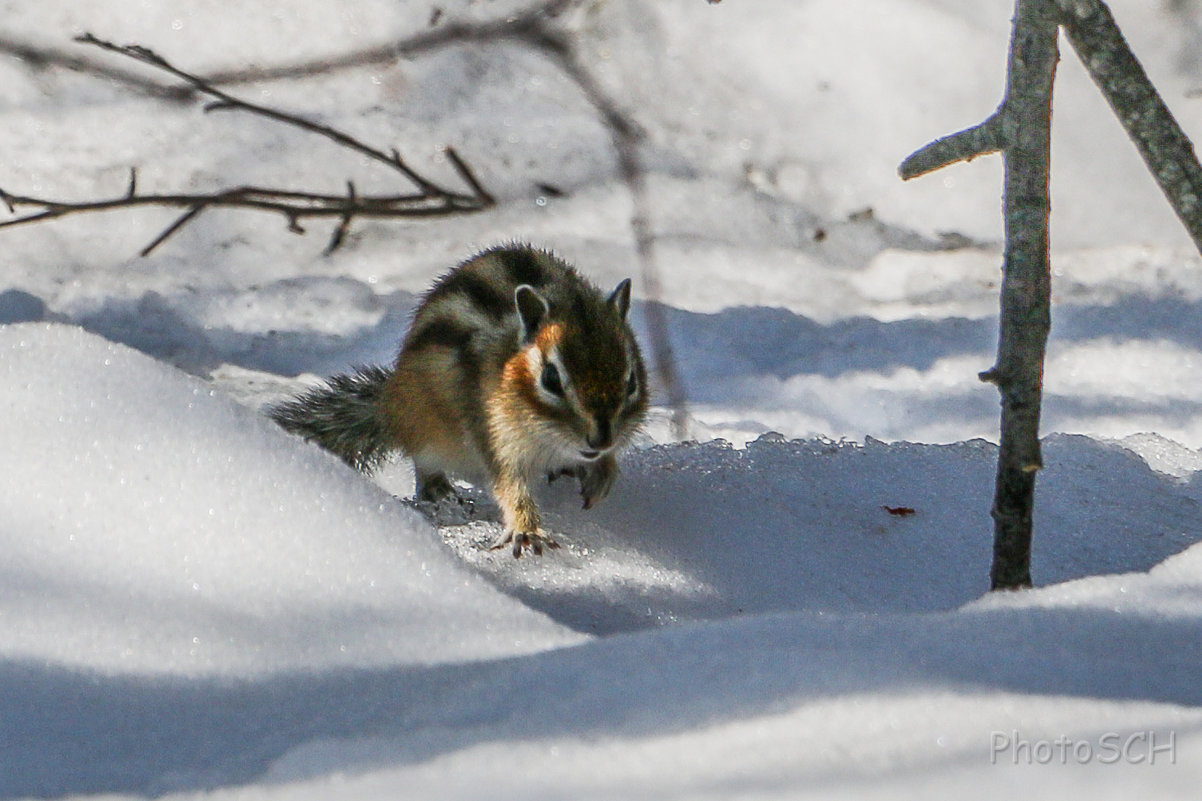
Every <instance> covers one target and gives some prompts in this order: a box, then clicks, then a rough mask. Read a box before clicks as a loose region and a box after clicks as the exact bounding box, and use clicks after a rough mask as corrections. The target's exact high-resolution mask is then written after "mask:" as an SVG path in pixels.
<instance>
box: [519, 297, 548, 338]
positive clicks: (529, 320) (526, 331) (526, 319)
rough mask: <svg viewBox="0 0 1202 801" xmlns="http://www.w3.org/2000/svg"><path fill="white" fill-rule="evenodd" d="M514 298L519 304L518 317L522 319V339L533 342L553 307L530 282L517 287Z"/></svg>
mask: <svg viewBox="0 0 1202 801" xmlns="http://www.w3.org/2000/svg"><path fill="white" fill-rule="evenodd" d="M513 300H514V304H515V305H516V306H517V310H518V319H519V320H521V321H522V341H523V342H532V341H533V340H534V335H535V334H537V333H538V327H539V326H540V325H542V323H543V320H544V319H545V318H546V316H547V312H549V311H550V310H551V307H550V306H548V305H547V301H546V300H544V299H543V296H542V295H540V294H538V293H537V292H535V291H534V287H532V286H530V285H529V284H522V285H521V286H520V287H518V288H517V289H515V290H514V291H513Z"/></svg>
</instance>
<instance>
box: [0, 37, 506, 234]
mask: <svg viewBox="0 0 1202 801" xmlns="http://www.w3.org/2000/svg"><path fill="white" fill-rule="evenodd" d="M76 41H78V42H80V43H81V44H85V45H89V46H93V47H98V48H100V49H102V50H105V51H108V52H111V53H116V54H118V55H122V56H126V57H128V58H131V59H133V60H135V61H138V62H140V63H142V64H145V65H147V66H150V67H153V68H155V69H158V70H162V71H164V72H166V73H168V74H170V75H172V76H174V77H176V78H178V79H180V80H182V81H183V82H184V83H185V84H186V85H187V86H189V87H190V88H191V89H192V90H193V91H194V92H196V93H199V94H203V95H207V96H209V97H212V98H215V99H214V100H213V102H210V103H208V104H206V105H205V107H204V110H205V111H206V112H213V111H245V112H248V113H251V114H256V115H258V116H261V117H266V118H268V119H272V120H275V121H277V122H281V123H284V124H286V125H291V126H293V127H295V128H300V129H301V130H305V131H308V132H310V133H314V134H317V135H319V136H322V137H324V138H326V139H328V140H330V141H332V142H334V143H335V144H337V145H339V146H341V147H345V148H348V149H350V150H354V151H356V152H358V153H360V154H362V155H364V156H366V157H368V158H369V159H371V160H373V161H376V162H378V163H381V164H384V165H386V166H387V167H388V168H389V169H392V170H394V171H396V172H398V173H400V174H401V176H402V177H404V178H405V179H406V180H407V181H408V182H409V183H411V184H412V185H413V186H414V189H415V191H413V192H409V193H404V194H393V195H359V194H358V192H356V191H355V188H354V185H353V184H352V183H350V182H349V181H348V182H347V193H346V194H345V195H329V194H323V193H315V192H297V191H290V190H283V189H274V188H264V187H249V186H247V187H236V188H231V189H224V190H220V191H217V192H212V193H208V194H140V193H139V191H138V174H137V170H136V169H131V170H130V176H129V183H128V185H127V187H126V191H125V192H124V194H122V195H120V196H118V197H114V198H109V199H104V200H91V201H59V200H50V199H47V198H41V197H33V196H28V195H19V194H13V193H10V192H6V191H4V190H2V189H0V200H2V201H3V203H4V205H5V206H6V207H7V208H8V210H9V212H10V213H12V214H18V212H19V209H21V208H30V209H33V211H30V212H28V213H26V214H24V215H21V216H17V217H15V218H14V219H10V220H3V221H0V228H7V227H12V226H17V225H25V224H29V223H35V222H43V221H46V220H51V219H55V218H58V217H65V216H67V215H70V214H82V213H88V212H98V211H108V210H112V209H119V208H130V207H134V206H168V207H172V206H174V207H177V208H182V209H184V212H183V213H182V214H181V215H180V216H178V217H177V218H176V219H175V220H174V221H173V222H172V223H171V224H170V225H169V226H167V228H165V229H164V230H163V231H162V233H160V234H159V235H158V236H156V237H155V238H154V240H153V241H151V242H150V244H148V245H147V246H146V247H144V248H143V249H142V250H141V254H140V255H142V256H147V255H149V254H150V253H151V252H152V251H154V250H155V248H157V247H158V246H159V245H161V244H163V243H164V242H165V241H167V240H168V239H169V238H171V237H172V236H173V235H174V234H176V233H178V232H179V231H180V230H181V229H183V228H184V227H185V226H186V225H188V224H189V223H191V222H193V221H194V220H195V219H196V217H197V216H198V215H199V214H200V213H201V212H202V211H204V210H205V209H208V208H211V207H215V206H228V207H237V208H251V209H258V210H261V211H271V212H276V213H279V214H281V215H283V216H284V218H285V220H286V221H287V225H288V230H289V231H292V232H293V233H304V232H305V229H304V227H303V225H302V224H301V221H302V220H304V219H308V218H313V217H337V218H338V220H339V222H338V225H337V227H336V228H335V230H334V233H333V235H332V236H331V237H330V240H329V243H328V244H327V246H326V249H325V253H326V254H327V255H328V254H330V253H333V252H334V251H335V250H337V249H338V248H339V247H340V246H341V245H342V244H343V243H344V242H345V240H346V235H347V233H348V232H349V230H350V226H351V224H352V222H353V221H354V220H355V219H356V218H360V217H435V216H448V215H453V214H466V213H471V212H477V211H482V210H484V209H487V208H489V207H491V206H492V205H493V204H494V203H495V200H494V199H493V197H492V196H491V195H490V194H489V193H488V192H487V191H486V190H485V189H484V187H483V186H482V185H481V184H480V182H479V180H477V178H476V176H475V174H474V173H473V172H472V170H471V168H470V167H469V166H468V165H467V163H466V162H465V161H464V160H463V159H462V158H460V156H459V154H458V153H456V152H455V151H454V150H453V149H452V148H450V147H447V148H446V149H445V153H446V156H447V160H448V161H449V162H450V164H451V166H452V168H454V170H455V172H456V173H457V174H458V176H459V178H460V179H461V180H462V181H463V183H464V184H465V185H466V187H467V191H458V190H452V189H449V188H447V187H444V186H442V185H440V184H438V183H436V182H434V181H432V180H430V179H428V178H426V177H425V176H423V175H421V174H420V173H418V172H417V171H416V170H414V169H413V168H412V167H410V166H409V165H408V164H406V163H405V161H404V160H403V159H402V158H401V154H400V151H398V150H397V149H396V148H392V149H391V150H390V151H389V152H384V151H382V150H379V149H377V148H374V147H371V146H370V145H367V144H365V143H363V142H361V141H360V140H358V139H356V138H354V137H352V136H350V135H348V134H346V133H343V132H342V131H339V130H337V129H336V128H333V127H330V126H328V125H323V124H321V123H317V122H313V121H311V120H307V119H305V118H303V117H300V116H297V115H295V114H290V113H287V112H284V111H280V110H278V109H273V108H270V107H268V106H263V105H260V104H257V103H252V102H249V101H246V100H242V99H240V98H237V97H235V96H233V95H231V94H229V93H227V92H225V91H223V90H221V89H218V88H217V87H216V86H214V85H213V84H212V83H210V82H209V81H206V80H205V79H203V78H201V77H199V76H197V75H194V74H192V73H189V72H186V71H184V70H182V69H180V68H178V67H176V66H174V65H173V64H171V63H170V62H169V61H167V59H165V58H163V57H162V56H160V55H159V54H157V53H155V52H154V51H153V50H150V49H148V48H146V47H142V46H140V45H115V44H113V43H111V42H107V41H105V40H103V39H99V38H97V37H96V36H93V35H92V34H90V33H88V34H84V35H83V36H80V37H78V38H77V39H76Z"/></svg>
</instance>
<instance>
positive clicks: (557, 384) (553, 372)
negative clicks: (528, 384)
mask: <svg viewBox="0 0 1202 801" xmlns="http://www.w3.org/2000/svg"><path fill="white" fill-rule="evenodd" d="M540 380H541V381H542V385H543V389H545V390H547V392H550V393H551V394H552V395H554V396H556V397H557V398H562V397H563V377H562V376H560V374H559V368H558V367H556V366H555V365H553V364H551V363H550V362H547V363H546V364H544V365H543V376H542V378H541V379H540Z"/></svg>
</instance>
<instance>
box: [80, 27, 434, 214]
mask: <svg viewBox="0 0 1202 801" xmlns="http://www.w3.org/2000/svg"><path fill="white" fill-rule="evenodd" d="M75 41H77V42H81V43H83V44H89V45H94V46H96V47H99V48H101V49H102V50H107V51H109V52H112V53H118V54H120V55H123V56H128V57H129V58H132V59H135V60H136V61H140V62H142V63H143V64H147V65H149V66H152V67H155V68H156V69H160V70H163V71H164V72H167V73H168V74H170V75H174V76H175V77H177V78H179V79H181V80H183V81H184V82H185V83H187V84H188V85H189V86H191V87H193V88H194V89H195V90H196V91H198V92H200V93H202V94H206V95H209V96H210V97H215V98H217V102H215V103H210V104H208V105H207V106H205V111H247V112H250V113H252V114H257V115H259V116H261V117H267V118H268V119H272V120H276V121H277V122H282V123H285V124H287V125H291V126H293V127H296V128H300V129H302V130H305V131H309V132H311V133H315V134H318V135H319V136H324V137H325V138H327V139H329V140H330V141H332V142H334V143H335V144H338V145H341V146H342V147H345V148H349V149H350V150H354V151H356V152H358V153H362V154H363V155H365V156H367V157H368V158H370V159H374V160H376V161H379V162H381V163H383V164H387V165H388V166H389V167H392V168H393V169H396V170H398V171H399V172H401V173H402V174H403V175H404V176H405V177H406V178H408V179H409V180H410V181H412V182H413V183H414V184H415V185H416V186H417V187H419V188H420V189H421V190H422V191H423V192H424V193H426V194H429V195H436V194H450V193H449V192H448V191H447V190H444V189H441V188H439V187H438V186H436V185H435V184H434V183H433V182H431V181H429V180H427V179H426V178H424V177H422V176H421V175H419V174H418V173H417V172H415V171H414V170H412V169H411V168H410V167H409V166H408V165H406V164H405V162H404V161H402V160H401V158H400V154H399V153H397V151H396V150H393V151H392V153H391V154H389V153H384V152H383V151H381V150H378V149H376V148H374V147H370V146H368V145H365V144H364V143H363V142H360V141H359V140H358V139H355V138H354V137H352V136H349V135H347V134H345V133H343V132H342V131H339V130H337V129H336V128H331V127H330V126H328V125H323V124H321V123H318V122H313V121H312V120H307V119H305V118H304V117H300V116H297V115H295V114H289V113H287V112H284V111H279V110H278V109H274V108H270V107H269V106H264V105H260V104H258V103H252V102H250V101H247V100H242V99H240V98H237V97H234V96H233V95H230V94H227V93H226V92H224V91H222V90H221V89H218V88H217V87H215V86H213V85H212V84H210V83H208V82H207V81H206V80H204V79H203V78H201V77H199V76H197V75H193V74H191V73H189V72H185V71H184V70H181V69H179V68H178V67H176V66H174V65H172V64H171V63H169V62H168V61H167V60H166V59H165V58H163V57H162V56H160V55H159V54H158V53H155V52H154V51H153V50H150V49H148V48H145V47H141V46H139V45H125V46H120V45H115V44H113V43H112V42H106V41H105V40H103V39H99V38H97V37H95V36H93V35H92V34H90V33H85V34H84V35H82V36H79V37H76V40H75Z"/></svg>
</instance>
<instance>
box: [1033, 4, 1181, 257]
mask: <svg viewBox="0 0 1202 801" xmlns="http://www.w3.org/2000/svg"><path fill="white" fill-rule="evenodd" d="M1055 4H1056V6H1057V7H1058V8H1059V9H1060V13H1061V15H1062V16H1061V20H1060V23H1061V25H1063V26H1064V32H1065V34H1066V35H1067V37H1068V40H1069V43H1070V44H1071V45H1072V46H1073V49H1074V50H1076V51H1077V55H1078V56H1080V58H1081V62H1082V63H1083V64H1084V65H1085V69H1086V70H1088V71H1089V74H1090V77H1092V78H1093V81H1094V83H1095V84H1097V86H1098V89H1100V90H1101V92H1102V94H1103V95H1104V96H1105V97H1106V101H1107V102H1108V103H1109V104H1110V107H1111V108H1112V109H1113V110H1114V114H1115V116H1116V117H1118V119H1119V122H1121V123H1122V125H1123V128H1124V129H1125V130H1126V131H1127V135H1128V136H1130V137H1131V141H1133V142H1134V143H1135V146H1136V148H1137V149H1138V150H1139V153H1140V155H1141V156H1142V157H1143V159H1144V163H1146V164H1147V165H1148V170H1149V171H1150V172H1151V173H1152V175H1153V177H1155V179H1156V182H1157V183H1158V184H1159V185H1160V188H1161V190H1162V191H1163V192H1164V194H1165V197H1167V198H1168V201H1169V204H1170V205H1171V206H1172V207H1173V211H1175V212H1176V213H1177V216H1178V218H1180V220H1181V222H1182V224H1183V225H1184V226H1185V228H1186V230H1187V231H1188V232H1189V235H1190V238H1192V239H1193V241H1194V245H1195V247H1197V248H1198V250H1199V251H1202V166H1199V164H1198V158H1197V156H1196V155H1195V153H1194V146H1193V144H1192V143H1191V142H1190V140H1189V137H1188V136H1186V135H1185V132H1184V131H1182V130H1181V126H1180V125H1178V124H1177V120H1176V119H1174V118H1173V114H1172V112H1171V111H1169V109H1168V107H1167V106H1166V105H1165V104H1164V101H1163V100H1162V99H1161V97H1160V94H1159V93H1158V92H1157V91H1156V87H1154V86H1153V85H1152V82H1151V81H1150V80H1148V76H1147V73H1145V72H1144V69H1143V67H1142V66H1141V65H1140V63H1139V60H1138V59H1136V58H1135V56H1134V55H1133V54H1132V52H1131V50H1130V48H1128V47H1127V41H1126V39H1124V38H1123V34H1122V31H1120V30H1119V28H1118V25H1116V24H1115V21H1114V17H1113V16H1112V15H1111V13H1110V10H1109V9H1108V8H1107V7H1106V5H1105V4H1104V3H1100V2H1098V0H1055Z"/></svg>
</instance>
